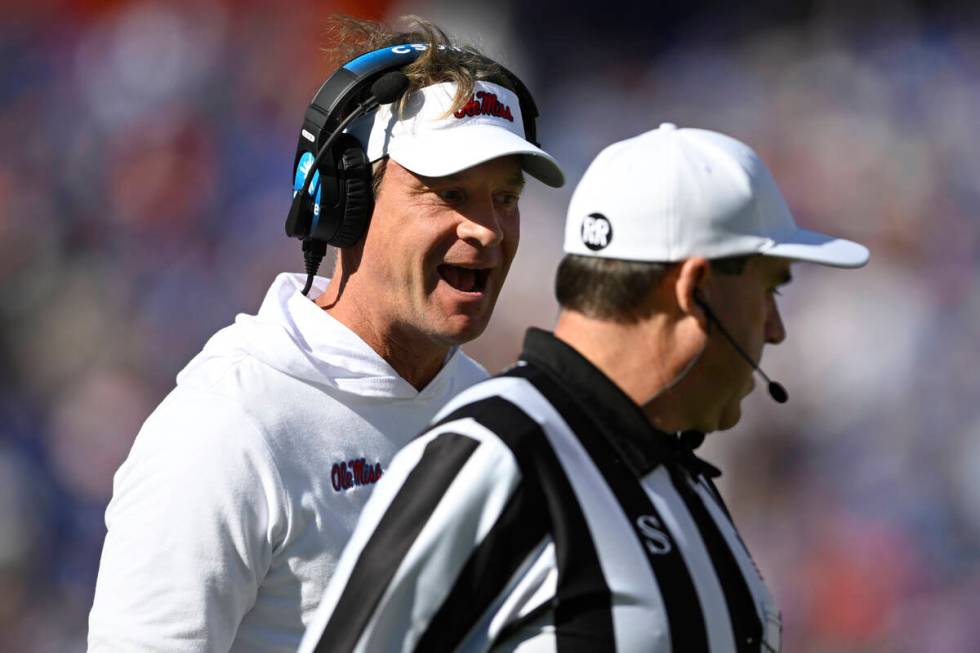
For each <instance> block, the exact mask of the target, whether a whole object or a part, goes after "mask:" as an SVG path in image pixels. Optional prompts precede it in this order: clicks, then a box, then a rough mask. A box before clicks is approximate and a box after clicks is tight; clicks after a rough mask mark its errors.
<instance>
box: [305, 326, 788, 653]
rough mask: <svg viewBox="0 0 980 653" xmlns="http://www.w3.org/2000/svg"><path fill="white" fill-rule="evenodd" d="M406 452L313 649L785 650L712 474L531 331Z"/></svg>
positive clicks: (599, 377) (351, 547)
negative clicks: (504, 363) (514, 359)
mask: <svg viewBox="0 0 980 653" xmlns="http://www.w3.org/2000/svg"><path fill="white" fill-rule="evenodd" d="M437 420H439V421H438V423H437V424H436V425H435V426H433V427H432V428H431V429H430V430H429V431H427V432H426V433H424V434H423V435H422V436H420V437H419V438H418V439H416V440H415V441H413V442H412V443H411V444H410V445H409V446H408V447H406V448H405V449H404V450H402V452H401V453H400V454H399V455H398V456H397V457H396V458H395V460H394V461H393V463H392V465H391V467H390V468H389V470H388V471H387V472H386V474H385V477H384V478H383V479H382V482H381V483H380V484H379V485H378V487H377V489H376V490H375V493H374V495H373V496H372V497H371V500H370V501H369V503H368V505H367V507H366V508H365V510H364V512H363V513H362V516H361V520H360V522H359V524H358V527H357V530H356V532H355V534H354V536H353V538H352V539H351V541H350V542H349V544H348V546H347V549H346V551H345V552H344V555H343V557H342V558H341V560H340V562H339V564H338V567H337V569H336V571H335V574H334V577H333V579H332V581H331V584H330V586H329V588H328V589H327V592H326V594H325V596H324V599H323V604H322V605H321V607H320V610H319V612H318V613H317V616H316V618H315V619H314V621H313V623H311V625H310V628H309V630H308V631H307V634H306V638H305V639H304V642H303V646H302V647H301V648H300V651H301V652H302V653H308V652H309V651H317V652H320V651H331V652H342V651H372V652H373V651H426V652H428V651H521V652H530V651H534V652H538V651H560V652H562V653H565V652H577V651H582V652H586V651H587V652H589V653H594V652H595V651H624V652H631V651H643V652H651V651H653V652H666V651H677V652H683V653H697V652H699V651H711V652H718V651H737V652H740V653H741V652H743V651H777V650H779V648H780V630H781V626H780V617H779V612H778V611H777V609H776V607H775V606H774V604H773V600H772V597H771V596H770V593H769V591H768V589H767V588H766V586H765V583H764V582H763V580H762V578H761V576H760V575H759V573H758V571H757V569H756V568H755V565H754V563H753V562H752V559H751V557H750V556H749V553H748V551H747V550H746V549H745V546H744V544H743V543H742V541H741V539H740V538H739V535H738V533H737V532H736V530H735V527H734V525H733V524H732V522H731V519H730V517H729V515H728V513H727V511H726V509H725V507H724V505H723V503H722V501H721V499H720V497H719V496H718V493H717V490H716V489H715V487H714V484H713V483H712V482H711V476H713V475H717V470H714V468H713V467H711V466H710V465H709V464H707V463H706V462H704V461H702V460H700V459H699V458H697V457H696V456H695V455H694V454H693V453H692V452H691V449H690V447H689V446H688V447H685V446H683V445H682V443H681V440H680V439H679V438H677V437H675V436H671V435H667V434H665V433H663V432H660V431H657V430H655V429H653V428H652V426H651V425H650V423H649V421H648V420H647V419H646V417H645V415H644V414H643V412H642V411H641V410H640V408H639V407H638V406H637V405H636V404H635V403H633V402H632V401H631V400H630V399H629V398H628V397H627V396H626V395H625V394H624V393H623V392H622V391H621V390H620V389H619V388H618V387H617V386H616V385H615V384H614V383H613V382H612V381H610V380H609V379H608V378H607V377H606V376H605V375H603V374H602V373H601V372H600V371H599V370H598V369H596V368H595V367H594V366H592V365H591V364H590V363H589V362H588V361H587V360H585V359H584V358H583V357H581V356H580V355H579V354H578V353H577V352H576V351H575V350H573V349H572V348H570V347H568V346H567V345H565V344H564V343H563V342H561V341H560V340H558V339H556V338H554V337H553V336H552V335H550V334H548V333H546V332H544V331H539V330H535V329H532V330H531V331H529V332H528V336H527V339H526V341H525V350H524V353H523V354H522V357H521V361H520V362H519V363H518V365H517V366H515V367H514V368H512V369H511V370H510V371H509V372H507V373H505V374H503V375H501V376H498V377H496V378H493V379H490V380H488V381H486V382H483V383H481V384H479V385H477V386H474V387H472V388H470V389H469V390H467V391H466V392H464V393H463V394H462V395H460V396H459V397H457V399H455V400H454V401H453V402H452V403H450V404H449V405H448V406H447V407H446V408H445V409H444V410H443V412H442V413H441V414H440V416H439V417H437Z"/></svg>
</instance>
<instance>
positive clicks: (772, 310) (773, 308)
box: [765, 295, 786, 345]
mask: <svg viewBox="0 0 980 653" xmlns="http://www.w3.org/2000/svg"><path fill="white" fill-rule="evenodd" d="M765 329H766V331H765V334H766V342H767V343H769V344H770V345H778V344H779V343H781V342H782V341H784V340H786V325H785V324H783V316H782V315H781V314H780V312H779V304H777V303H776V298H775V296H773V295H769V310H768V312H767V314H766V325H765Z"/></svg>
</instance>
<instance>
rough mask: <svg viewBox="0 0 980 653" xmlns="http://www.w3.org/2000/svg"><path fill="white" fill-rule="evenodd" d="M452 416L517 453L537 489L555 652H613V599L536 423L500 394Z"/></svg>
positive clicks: (576, 508)
mask: <svg viewBox="0 0 980 653" xmlns="http://www.w3.org/2000/svg"><path fill="white" fill-rule="evenodd" d="M454 417H455V418H459V417H472V418H474V419H475V420H476V421H477V422H479V423H480V424H482V425H483V426H484V427H486V428H487V429H489V430H490V431H491V432H493V433H495V434H496V435H497V436H498V437H499V438H500V439H501V440H503V442H504V443H505V444H506V445H507V446H508V447H509V448H510V450H511V451H512V452H513V453H514V456H515V458H517V464H518V466H519V467H520V470H521V475H522V478H523V481H524V482H525V483H526V484H528V485H530V484H536V485H537V486H538V487H539V488H540V490H539V491H540V492H541V495H542V497H543V500H544V504H545V506H546V507H547V514H548V522H549V526H550V528H551V533H552V537H553V539H554V542H555V559H556V563H557V567H558V587H557V591H556V595H555V608H554V626H555V642H556V646H557V651H558V653H594V652H595V651H610V652H612V651H615V650H616V639H615V636H614V634H613V621H612V598H611V595H610V592H609V586H608V584H607V583H606V579H605V576H604V575H603V573H602V567H601V566H600V564H599V556H598V553H597V552H596V548H595V543H594V542H593V541H592V536H591V532H590V531H589V526H588V523H587V522H586V521H585V515H583V514H582V509H581V507H580V506H579V503H578V500H577V499H576V497H575V493H574V491H573V490H572V486H571V484H570V483H569V480H568V477H567V476H566V474H565V471H564V469H563V468H562V466H561V463H560V462H559V460H558V457H557V455H556V454H555V452H554V450H553V449H552V448H551V445H550V443H549V442H548V438H547V436H545V434H544V432H543V431H542V430H541V427H540V425H539V424H538V423H537V422H535V421H534V420H533V419H531V418H530V417H528V415H526V414H525V413H524V412H523V411H522V410H521V409H520V408H518V407H517V406H515V405H514V404H512V403H511V402H509V401H507V400H505V399H502V398H500V397H490V398H487V399H483V400H481V401H478V402H474V403H472V404H470V405H468V406H465V407H463V408H462V409H460V411H457V413H456V414H455V416H453V415H451V416H450V417H449V418H447V421H448V420H449V419H452V418H454ZM515 629H516V628H509V629H508V630H507V632H508V633H510V632H514V630H515ZM503 639H504V638H503V637H502V638H501V639H500V640H499V641H498V643H501V642H502V641H503Z"/></svg>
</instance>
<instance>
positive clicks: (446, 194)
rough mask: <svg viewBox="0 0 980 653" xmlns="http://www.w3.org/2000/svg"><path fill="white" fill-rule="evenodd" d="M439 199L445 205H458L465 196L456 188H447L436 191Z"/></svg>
mask: <svg viewBox="0 0 980 653" xmlns="http://www.w3.org/2000/svg"><path fill="white" fill-rule="evenodd" d="M438 195H439V199H441V200H442V201H443V202H446V203H447V204H459V203H460V202H462V201H463V200H464V199H465V198H466V196H465V195H464V194H463V191H461V190H459V189H456V188H449V189H445V190H440V191H438Z"/></svg>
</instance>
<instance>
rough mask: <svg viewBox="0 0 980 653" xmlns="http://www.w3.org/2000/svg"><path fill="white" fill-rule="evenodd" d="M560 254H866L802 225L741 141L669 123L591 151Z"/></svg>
mask: <svg viewBox="0 0 980 653" xmlns="http://www.w3.org/2000/svg"><path fill="white" fill-rule="evenodd" d="M565 252H566V253H568V254H580V255H584V256H598V257H602V258H613V259H623V260H628V261H653V262H664V263H667V262H674V261H680V260H683V259H686V258H690V257H692V256H704V257H705V258H709V259H713V258H724V257H728V256H742V255H748V254H761V255H764V256H776V257H781V258H787V259H792V260H798V261H810V262H813V263H820V264H823V265H830V266H834V267H842V268H855V267H860V266H862V265H864V264H865V263H867V262H868V256H869V254H868V249H867V248H866V247H865V246H864V245H860V244H858V243H855V242H852V241H850V240H845V239H843V238H837V237H834V236H829V235H827V234H823V233H819V232H816V231H809V230H806V229H800V228H799V227H798V226H797V225H796V221H795V220H794V219H793V216H792V214H791V213H790V211H789V208H787V206H786V202H785V200H784V199H783V196H782V194H781V193H780V192H779V188H777V186H776V182H775V181H774V180H773V178H772V175H771V174H770V172H769V170H768V169H767V168H766V166H765V164H764V163H763V162H762V161H761V160H760V159H759V157H758V156H757V155H756V153H755V152H754V151H753V150H752V149H751V148H750V147H749V146H747V145H745V144H744V143H742V142H740V141H737V140H735V139H734V138H731V137H729V136H725V135H724V134H719V133H717V132H713V131H708V130H704V129H678V128H677V127H676V126H675V125H673V124H671V123H664V124H662V125H660V127H659V128H657V129H654V130H652V131H648V132H646V133H643V134H640V135H639V136H636V137H634V138H630V139H627V140H625V141H620V142H618V143H614V144H613V145H610V146H609V147H607V148H606V149H604V150H603V151H602V152H600V153H599V156H597V157H596V159H595V161H593V162H592V164H591V165H590V166H589V168H588V170H586V172H585V175H584V176H583V177H582V180H581V181H580V182H579V184H578V186H577V187H576V189H575V192H574V193H573V195H572V200H571V203H570V204H569V207H568V217H567V220H566V222H565Z"/></svg>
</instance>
